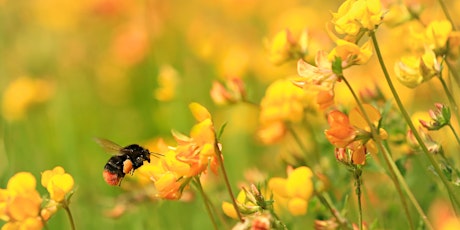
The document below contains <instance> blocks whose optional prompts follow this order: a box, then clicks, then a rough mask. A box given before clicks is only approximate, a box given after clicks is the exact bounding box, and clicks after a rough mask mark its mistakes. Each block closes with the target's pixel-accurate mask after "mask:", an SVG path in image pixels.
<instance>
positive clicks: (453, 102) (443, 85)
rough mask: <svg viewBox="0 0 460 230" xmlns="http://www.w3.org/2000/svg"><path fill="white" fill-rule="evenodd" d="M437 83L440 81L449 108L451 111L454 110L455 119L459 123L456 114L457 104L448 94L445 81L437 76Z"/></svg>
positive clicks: (459, 116) (457, 114)
mask: <svg viewBox="0 0 460 230" xmlns="http://www.w3.org/2000/svg"><path fill="white" fill-rule="evenodd" d="M438 79H439V81H441V84H442V88H443V89H444V92H445V93H446V96H447V98H448V99H449V103H450V106H451V107H452V110H454V114H455V117H456V118H457V121H460V115H459V112H458V106H457V102H456V101H455V99H454V97H453V96H452V94H451V93H450V90H449V87H447V84H446V81H444V79H443V78H442V77H441V76H439V77H438Z"/></svg>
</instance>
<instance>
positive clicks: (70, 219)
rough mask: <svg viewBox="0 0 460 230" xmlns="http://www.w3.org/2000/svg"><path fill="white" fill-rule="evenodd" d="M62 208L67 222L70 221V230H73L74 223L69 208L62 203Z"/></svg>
mask: <svg viewBox="0 0 460 230" xmlns="http://www.w3.org/2000/svg"><path fill="white" fill-rule="evenodd" d="M62 207H63V208H64V210H65V212H66V213H67V217H68V218H69V221H70V228H71V229H72V230H75V229H76V228H75V222H74V221H73V217H72V212H70V208H69V205H68V204H67V203H64V204H63V205H62Z"/></svg>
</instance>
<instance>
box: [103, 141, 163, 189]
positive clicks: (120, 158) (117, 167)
mask: <svg viewBox="0 0 460 230" xmlns="http://www.w3.org/2000/svg"><path fill="white" fill-rule="evenodd" d="M95 140H96V142H97V143H98V144H99V145H101V146H102V147H103V148H104V149H105V150H106V151H107V152H109V153H112V154H113V156H112V157H111V158H110V159H109V160H108V161H107V164H105V166H104V172H103V173H102V176H103V177H104V180H105V182H107V184H109V185H113V186H115V185H118V186H119V185H121V181H122V180H123V178H124V177H125V175H126V174H127V173H130V174H131V175H132V174H133V173H134V170H136V169H138V168H139V167H141V166H142V165H143V164H144V161H147V162H149V163H150V155H153V156H154V157H159V156H161V154H159V153H151V152H150V151H149V150H147V149H145V148H143V147H141V146H139V145H137V144H132V145H128V146H126V147H121V146H120V145H118V144H115V143H114V142H112V141H109V140H107V139H101V138H96V139H95Z"/></svg>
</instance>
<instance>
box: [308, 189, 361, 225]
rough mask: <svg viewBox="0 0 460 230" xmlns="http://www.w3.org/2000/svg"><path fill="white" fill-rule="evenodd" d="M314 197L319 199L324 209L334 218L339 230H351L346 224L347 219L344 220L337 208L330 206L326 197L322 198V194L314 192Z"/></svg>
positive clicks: (330, 203)
mask: <svg viewBox="0 0 460 230" xmlns="http://www.w3.org/2000/svg"><path fill="white" fill-rule="evenodd" d="M315 195H316V197H317V198H318V199H319V201H320V202H321V203H322V204H323V205H324V206H326V208H327V209H328V210H329V211H330V212H331V214H332V216H334V217H335V219H336V220H337V222H338V223H339V225H340V227H341V229H346V230H351V229H353V228H352V227H351V225H350V223H349V222H348V220H347V219H345V218H344V217H343V216H342V215H341V214H340V212H339V211H338V210H337V208H336V207H335V206H334V205H333V204H332V202H330V201H329V199H327V198H326V197H324V195H323V193H321V192H318V191H315Z"/></svg>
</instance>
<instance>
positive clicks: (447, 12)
mask: <svg viewBox="0 0 460 230" xmlns="http://www.w3.org/2000/svg"><path fill="white" fill-rule="evenodd" d="M438 2H439V5H441V8H442V11H443V12H444V15H446V18H447V20H449V22H450V24H451V25H452V30H454V31H455V30H457V27H456V26H455V23H454V20H452V17H451V16H450V14H449V11H448V10H447V6H446V4H445V3H444V1H443V0H438Z"/></svg>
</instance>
